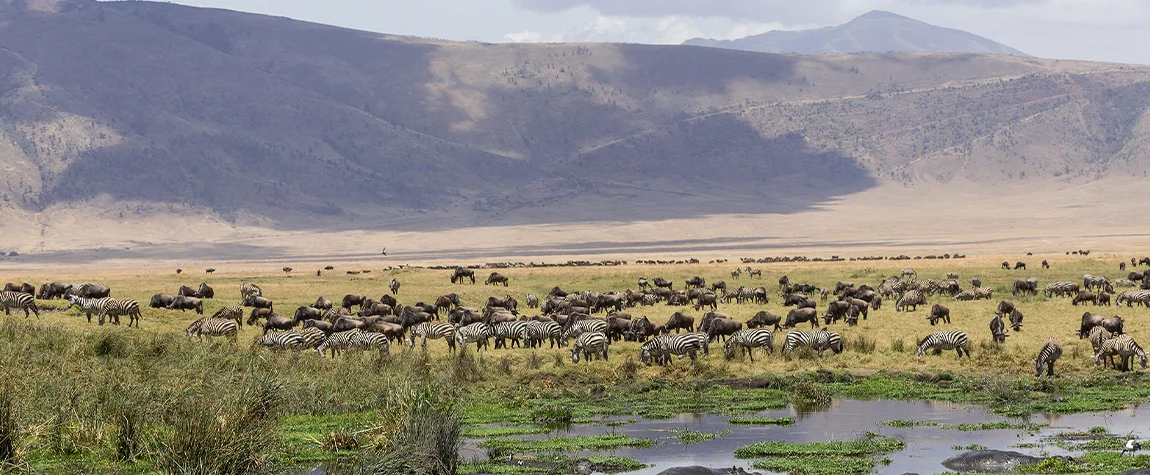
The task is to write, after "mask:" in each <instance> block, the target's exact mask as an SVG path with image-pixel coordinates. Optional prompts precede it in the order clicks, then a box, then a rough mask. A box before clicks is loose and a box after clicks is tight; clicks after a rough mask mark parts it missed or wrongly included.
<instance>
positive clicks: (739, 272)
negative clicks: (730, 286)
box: [731, 269, 743, 280]
mask: <svg viewBox="0 0 1150 475" xmlns="http://www.w3.org/2000/svg"><path fill="white" fill-rule="evenodd" d="M741 275H743V270H742V269H735V270H733V271H731V278H732V279H735V280H738V279H739V276H741Z"/></svg>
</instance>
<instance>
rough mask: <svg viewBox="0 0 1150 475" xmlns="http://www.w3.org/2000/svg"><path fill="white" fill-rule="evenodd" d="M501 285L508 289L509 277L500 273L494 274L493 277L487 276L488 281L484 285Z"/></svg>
mask: <svg viewBox="0 0 1150 475" xmlns="http://www.w3.org/2000/svg"><path fill="white" fill-rule="evenodd" d="M499 284H503V286H504V287H507V276H505V275H503V274H500V273H498V272H492V273H491V275H489V276H487V280H485V281H483V285H499Z"/></svg>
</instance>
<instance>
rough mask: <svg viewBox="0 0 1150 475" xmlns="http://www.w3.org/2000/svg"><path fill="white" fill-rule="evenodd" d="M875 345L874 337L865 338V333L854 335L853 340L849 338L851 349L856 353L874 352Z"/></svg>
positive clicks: (876, 344)
mask: <svg viewBox="0 0 1150 475" xmlns="http://www.w3.org/2000/svg"><path fill="white" fill-rule="evenodd" d="M876 346H878V343H877V342H875V340H874V338H867V336H866V335H862V334H860V335H858V336H856V337H855V339H854V340H851V349H852V350H854V351H856V352H858V353H866V354H870V353H874V350H875V347H876Z"/></svg>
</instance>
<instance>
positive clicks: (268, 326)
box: [264, 312, 295, 335]
mask: <svg viewBox="0 0 1150 475" xmlns="http://www.w3.org/2000/svg"><path fill="white" fill-rule="evenodd" d="M292 328H295V320H292V319H290V318H287V317H284V316H281V315H280V314H278V313H275V312H272V314H271V315H268V317H267V320H266V321H264V334H265V335H266V334H267V332H268V330H281V331H286V330H291V329H292Z"/></svg>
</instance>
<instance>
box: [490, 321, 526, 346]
mask: <svg viewBox="0 0 1150 475" xmlns="http://www.w3.org/2000/svg"><path fill="white" fill-rule="evenodd" d="M491 333H492V335H491V336H492V337H493V338H494V339H495V349H497V350H498V349H499V348H500V347H503V348H507V340H511V347H512V348H514V347H516V346H520V344H519V340H521V339H525V338H526V336H527V334H526V333H527V321H526V320H516V321H514V322H499V323H496V324H495V325H494V326H492V327H491Z"/></svg>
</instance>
